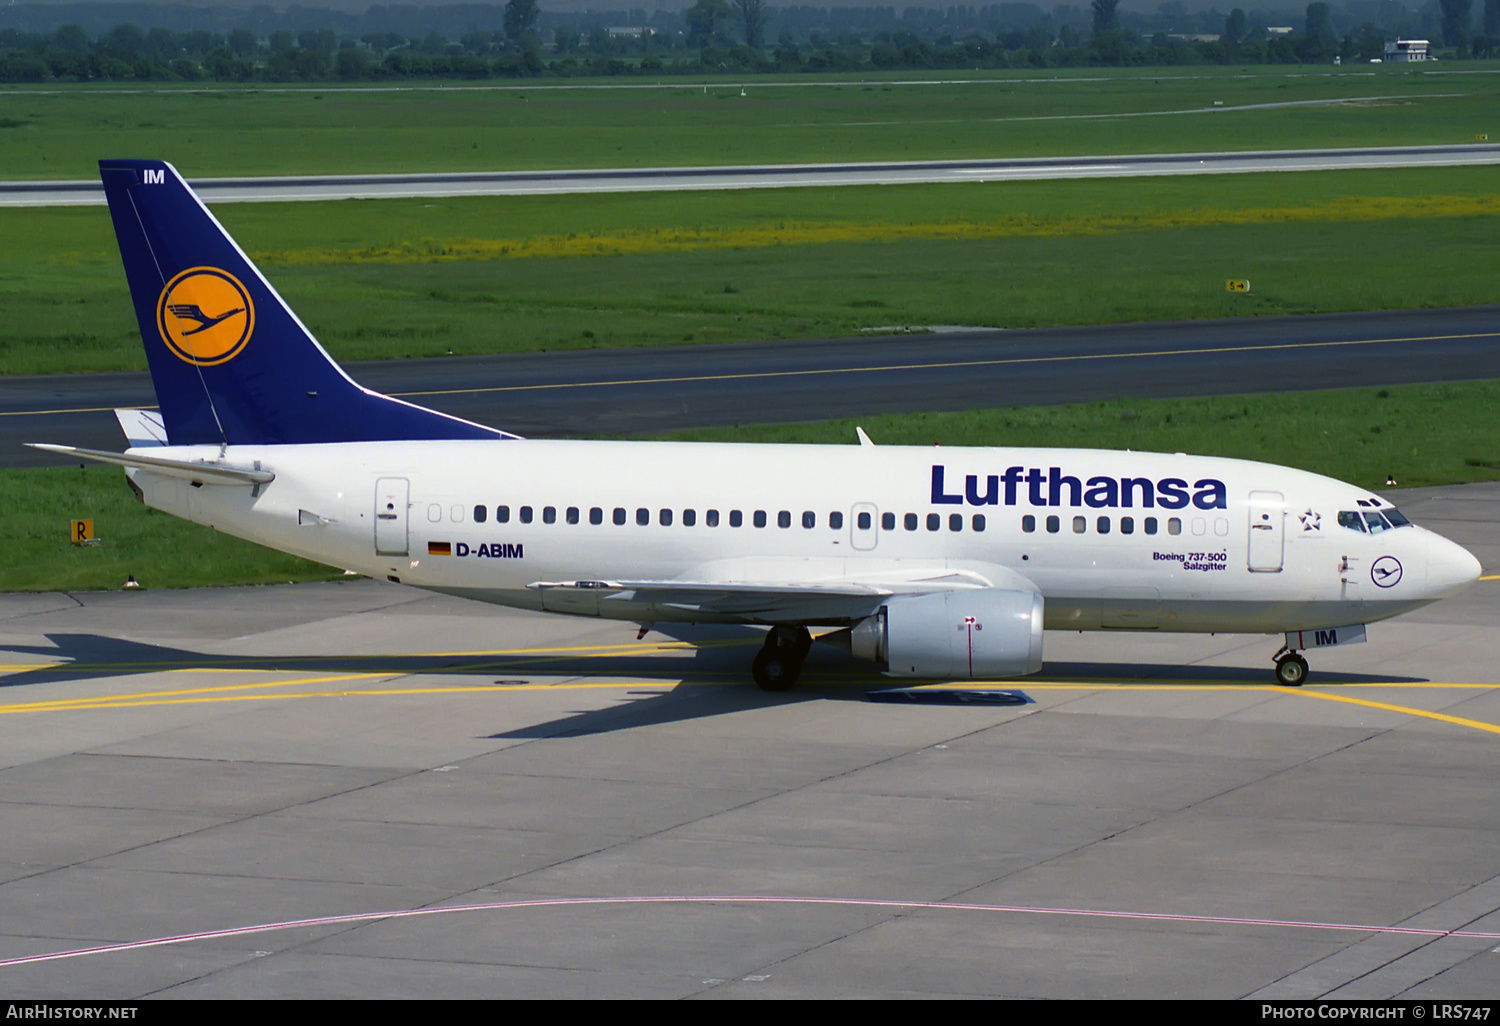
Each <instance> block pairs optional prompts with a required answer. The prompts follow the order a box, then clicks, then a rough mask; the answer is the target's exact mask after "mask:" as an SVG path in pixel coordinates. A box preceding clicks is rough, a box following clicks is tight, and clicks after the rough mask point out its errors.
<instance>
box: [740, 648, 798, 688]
mask: <svg viewBox="0 0 1500 1026" xmlns="http://www.w3.org/2000/svg"><path fill="white" fill-rule="evenodd" d="M801 674H802V660H800V659H797V658H795V654H794V652H789V651H787V650H786V649H784V648H776V649H773V648H763V649H761V650H760V651H759V652H757V653H756V654H755V659H754V661H753V662H751V663H750V676H752V677H754V678H755V683H756V684H758V685H759V686H760V689H761V690H762V691H790V690H791V689H792V687H793V685H795V684H796V683H797V678H798V677H799V676H801Z"/></svg>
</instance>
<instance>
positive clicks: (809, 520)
mask: <svg viewBox="0 0 1500 1026" xmlns="http://www.w3.org/2000/svg"><path fill="white" fill-rule="evenodd" d="M802 526H803V527H806V528H813V527H817V526H818V515H817V514H816V513H814V512H813V511H812V510H806V511H804V512H803V514H802Z"/></svg>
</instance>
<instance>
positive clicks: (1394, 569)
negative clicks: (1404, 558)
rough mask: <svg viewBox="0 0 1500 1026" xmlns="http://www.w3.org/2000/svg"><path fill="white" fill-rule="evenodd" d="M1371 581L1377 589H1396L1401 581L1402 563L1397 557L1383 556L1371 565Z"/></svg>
mask: <svg viewBox="0 0 1500 1026" xmlns="http://www.w3.org/2000/svg"><path fill="white" fill-rule="evenodd" d="M1370 580H1372V581H1374V582H1375V587H1377V588H1394V587H1395V586H1396V583H1397V582H1398V581H1400V580H1401V561H1400V560H1398V559H1397V558H1396V557H1395V556H1381V557H1380V558H1379V559H1377V560H1376V561H1375V562H1374V563H1371V564H1370Z"/></svg>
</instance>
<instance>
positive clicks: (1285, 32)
mask: <svg viewBox="0 0 1500 1026" xmlns="http://www.w3.org/2000/svg"><path fill="white" fill-rule="evenodd" d="M1291 34H1292V27H1291V26H1290V25H1267V26H1266V35H1268V36H1289V35H1291Z"/></svg>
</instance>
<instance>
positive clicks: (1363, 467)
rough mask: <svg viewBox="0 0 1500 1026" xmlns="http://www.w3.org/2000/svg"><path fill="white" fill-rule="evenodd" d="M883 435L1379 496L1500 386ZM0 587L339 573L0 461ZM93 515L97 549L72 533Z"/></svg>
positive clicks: (846, 433) (1455, 435)
mask: <svg viewBox="0 0 1500 1026" xmlns="http://www.w3.org/2000/svg"><path fill="white" fill-rule="evenodd" d="M854 424H855V422H854V421H835V422H829V423H824V424H798V425H787V426H769V427H765V426H751V427H741V428H725V429H719V430H712V431H694V432H687V433H684V434H682V435H678V436H675V437H677V438H680V439H683V440H688V441H705V440H733V441H765V442H823V443H831V444H853V443H854V437H855V436H854ZM859 424H860V425H862V426H863V427H864V428H865V430H866V431H867V432H869V434H870V435H871V437H873V438H874V439H875V441H876V442H877V444H882V445H898V444H909V445H932V444H943V445H1017V446H1027V445H1059V446H1077V447H1085V448H1087V447H1093V448H1097V447H1101V446H1107V447H1109V448H1122V449H1124V448H1128V449H1137V450H1155V451H1165V452H1177V451H1182V452H1193V453H1203V454H1210V455H1217V456H1233V457H1239V458H1244V459H1255V460H1263V461H1268V462H1274V463H1281V464H1290V465H1293V466H1296V467H1300V468H1302V469H1306V470H1311V471H1315V472H1317V473H1321V474H1327V475H1330V476H1333V477H1337V478H1340V479H1343V480H1346V481H1351V482H1354V483H1357V484H1360V485H1363V486H1365V487H1368V488H1372V489H1376V490H1380V489H1381V488H1382V486H1383V484H1384V482H1385V479H1386V475H1387V474H1391V475H1394V476H1395V478H1396V480H1397V481H1398V482H1400V484H1402V485H1406V486H1414V485H1428V484H1440V483H1449V482H1463V481H1479V480H1493V479H1496V478H1500V442H1497V439H1500V381H1484V382H1473V383H1467V384H1455V385H1412V386H1405V387H1401V388H1389V389H1359V390H1351V391H1341V392H1324V393H1299V394H1296V395H1269V396H1251V397H1224V398H1214V399H1186V400H1135V401H1126V402H1109V403H1092V404H1088V405H1082V406H1060V407H1037V408H1026V409H1014V410H980V411H972V412H968V413H933V414H918V415H914V416H905V417H868V418H862V419H860V421H859ZM0 503H3V505H4V507H5V508H6V509H7V510H9V511H11V512H10V515H9V517H8V521H7V531H6V535H7V543H6V544H5V545H4V546H0V590H6V591H39V590H45V591H59V590H77V589H109V588H118V587H120V586H121V585H122V584H123V582H124V581H125V579H126V576H127V575H131V574H133V575H134V576H135V577H136V579H137V580H138V581H139V582H140V583H141V584H142V585H143V586H145V587H189V586H197V585H210V584H270V583H280V582H285V581H291V580H328V579H332V578H337V577H340V576H342V575H341V572H340V571H339V570H336V569H330V568H325V567H320V566H318V565H316V564H313V563H308V562H306V561H304V560H299V559H293V558H291V557H289V556H283V555H280V554H277V553H274V552H270V551H269V550H266V549H262V548H259V547H257V546H254V545H251V544H249V543H248V542H241V541H238V540H237V539H234V538H229V537H227V536H225V535H221V534H216V533H215V532H213V531H211V530H209V529H208V528H204V527H199V526H197V525H195V524H190V523H187V522H186V521H182V520H178V519H176V518H175V517H170V516H167V515H166V514H164V513H159V512H156V511H155V510H149V509H147V508H145V507H144V506H142V505H140V504H139V503H137V502H136V501H135V498H134V496H133V495H132V494H131V492H130V490H129V489H128V488H127V487H126V485H125V481H124V480H123V475H122V474H121V472H120V471H119V470H117V469H115V468H112V467H93V468H90V469H88V470H79V469H78V468H76V467H60V468H55V469H45V470H0ZM85 517H91V518H93V520H94V524H95V531H96V534H97V535H98V537H100V538H101V539H102V544H100V545H98V546H97V547H92V548H77V547H74V546H72V545H70V544H69V543H68V522H69V521H70V520H72V519H74V518H85Z"/></svg>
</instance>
